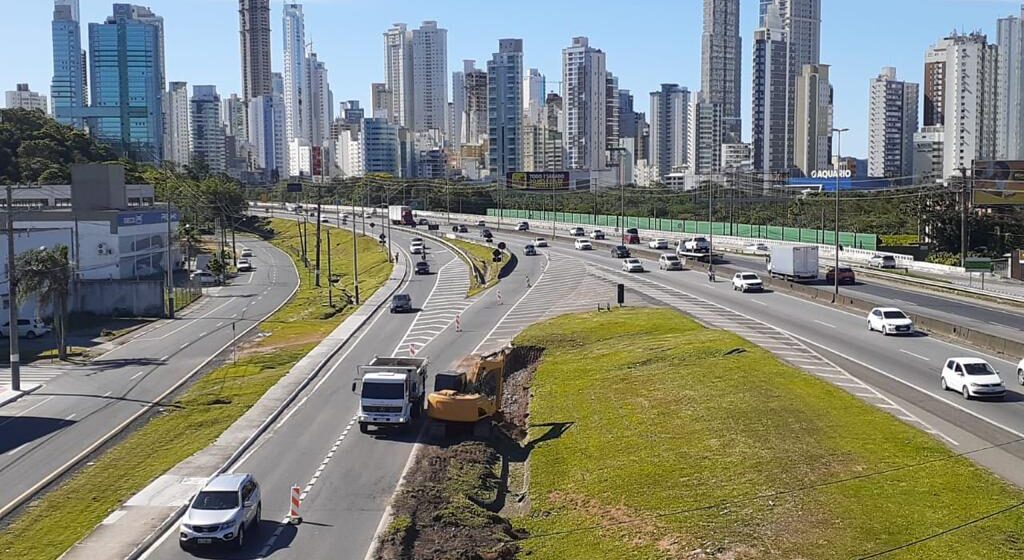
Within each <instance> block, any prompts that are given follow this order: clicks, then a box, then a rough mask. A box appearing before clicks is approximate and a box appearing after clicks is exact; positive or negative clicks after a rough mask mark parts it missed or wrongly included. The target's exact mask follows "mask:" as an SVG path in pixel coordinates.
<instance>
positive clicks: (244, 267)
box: [235, 259, 252, 272]
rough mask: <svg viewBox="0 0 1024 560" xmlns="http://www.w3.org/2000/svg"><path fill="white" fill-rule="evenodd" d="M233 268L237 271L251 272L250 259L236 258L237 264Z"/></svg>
mask: <svg viewBox="0 0 1024 560" xmlns="http://www.w3.org/2000/svg"><path fill="white" fill-rule="evenodd" d="M235 269H237V270H238V272H252V261H250V260H249V259H238V266H236V267H235Z"/></svg>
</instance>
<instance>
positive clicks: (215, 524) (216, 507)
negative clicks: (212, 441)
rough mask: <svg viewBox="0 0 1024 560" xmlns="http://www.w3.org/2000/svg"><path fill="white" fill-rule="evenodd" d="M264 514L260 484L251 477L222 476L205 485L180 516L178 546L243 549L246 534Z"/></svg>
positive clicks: (255, 529)
mask: <svg viewBox="0 0 1024 560" xmlns="http://www.w3.org/2000/svg"><path fill="white" fill-rule="evenodd" d="M262 512H263V502H262V496H261V495H260V485H259V483H257V482H256V479H255V478H253V476H252V475H251V474H222V475H218V476H216V477H215V478H214V479H213V480H211V481H209V482H207V483H206V486H204V487H203V489H202V490H200V491H199V493H198V494H196V495H195V497H194V498H192V500H191V502H190V503H189V506H188V509H187V510H185V514H184V515H182V517H181V524H180V525H179V529H178V544H179V545H180V546H181V548H183V549H185V550H188V549H189V548H192V547H193V546H197V545H218V544H231V545H232V546H234V547H235V548H243V547H244V546H245V544H246V539H245V537H246V533H247V532H250V531H251V532H256V531H257V530H259V524H260V517H261V516H262Z"/></svg>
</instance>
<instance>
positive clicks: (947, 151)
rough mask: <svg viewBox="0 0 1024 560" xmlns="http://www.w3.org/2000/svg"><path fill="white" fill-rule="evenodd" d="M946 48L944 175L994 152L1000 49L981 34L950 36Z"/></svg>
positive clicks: (987, 157)
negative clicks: (948, 44) (949, 42)
mask: <svg viewBox="0 0 1024 560" xmlns="http://www.w3.org/2000/svg"><path fill="white" fill-rule="evenodd" d="M949 40H950V41H951V44H950V46H949V48H947V49H946V50H945V55H946V65H945V72H946V80H945V86H946V87H945V94H944V96H945V105H944V108H943V123H944V130H945V135H946V136H945V140H944V144H943V146H944V154H943V175H942V177H943V178H948V177H951V176H953V175H958V174H959V169H960V168H961V167H966V168H967V169H970V168H971V167H972V165H973V162H974V160H989V159H993V158H994V157H995V152H996V113H997V106H998V103H997V102H996V100H997V90H996V75H997V73H998V57H999V51H998V47H997V46H996V45H991V44H989V43H988V39H987V37H986V36H985V35H983V34H981V33H971V34H969V35H959V34H957V35H953V36H951V37H949Z"/></svg>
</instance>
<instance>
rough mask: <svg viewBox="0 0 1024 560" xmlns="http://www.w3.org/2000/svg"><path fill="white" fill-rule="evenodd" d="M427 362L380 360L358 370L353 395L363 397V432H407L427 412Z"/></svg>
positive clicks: (360, 416)
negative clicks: (425, 395)
mask: <svg viewBox="0 0 1024 560" xmlns="http://www.w3.org/2000/svg"><path fill="white" fill-rule="evenodd" d="M426 384H427V359H426V358H411V357H404V356H387V357H382V356H377V357H374V358H373V360H371V361H370V363H369V364H366V365H364V366H358V367H357V371H356V379H355V381H353V382H352V392H353V393H356V394H358V395H359V413H358V415H357V416H356V421H357V422H359V431H360V432H362V433H364V434H365V433H369V431H370V428H371V427H373V428H377V429H391V428H396V429H404V428H407V427H408V426H410V425H411V424H412V423H413V421H414V420H415V419H416V418H418V417H419V416H420V414H421V413H422V411H423V399H424V394H425V387H426Z"/></svg>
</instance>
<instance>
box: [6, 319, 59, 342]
mask: <svg viewBox="0 0 1024 560" xmlns="http://www.w3.org/2000/svg"><path fill="white" fill-rule="evenodd" d="M48 332H50V327H48V326H46V323H44V322H43V321H42V320H41V319H18V338H22V337H24V338H28V339H32V338H38V337H40V336H43V335H44V334H46V333H48ZM0 336H3V337H4V338H10V337H11V322H10V321H4V324H3V325H0Z"/></svg>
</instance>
